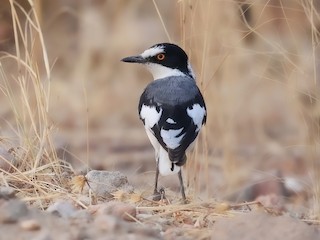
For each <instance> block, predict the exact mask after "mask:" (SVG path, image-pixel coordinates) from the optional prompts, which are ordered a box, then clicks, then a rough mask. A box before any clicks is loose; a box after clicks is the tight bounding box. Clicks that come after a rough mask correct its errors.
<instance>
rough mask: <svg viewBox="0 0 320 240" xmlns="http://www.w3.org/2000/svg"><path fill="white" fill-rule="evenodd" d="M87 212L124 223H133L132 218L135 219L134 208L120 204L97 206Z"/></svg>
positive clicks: (110, 203) (109, 203)
mask: <svg viewBox="0 0 320 240" xmlns="http://www.w3.org/2000/svg"><path fill="white" fill-rule="evenodd" d="M88 210H89V212H91V213H93V214H96V215H113V216H115V217H118V218H120V219H122V220H125V221H134V219H133V218H132V217H134V218H136V215H137V211H136V208H135V206H133V205H131V204H127V203H122V202H108V203H103V204H98V205H94V206H93V207H91V208H89V209H88ZM131 216H132V217H131Z"/></svg>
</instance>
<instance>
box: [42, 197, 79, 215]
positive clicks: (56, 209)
mask: <svg viewBox="0 0 320 240" xmlns="http://www.w3.org/2000/svg"><path fill="white" fill-rule="evenodd" d="M77 211H78V209H76V207H75V206H74V205H73V204H72V203H70V202H69V201H66V200H58V201H57V202H55V203H53V204H52V205H51V206H49V207H48V208H47V212H50V213H53V214H56V215H58V216H59V217H62V218H69V217H72V216H73V215H74V214H75V213H76V212H77Z"/></svg>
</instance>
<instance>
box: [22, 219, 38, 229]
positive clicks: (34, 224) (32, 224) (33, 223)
mask: <svg viewBox="0 0 320 240" xmlns="http://www.w3.org/2000/svg"><path fill="white" fill-rule="evenodd" d="M20 226H21V228H22V229H23V230H27V231H36V230H39V229H40V228H41V226H40V224H39V222H38V221H37V220H35V219H28V220H24V221H22V222H21V223H20Z"/></svg>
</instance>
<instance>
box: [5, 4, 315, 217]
mask: <svg viewBox="0 0 320 240" xmlns="http://www.w3.org/2000/svg"><path fill="white" fill-rule="evenodd" d="M10 3H11V5H10ZM12 3H14V4H15V6H16V9H17V12H16V13H17V16H19V19H20V21H21V26H22V28H21V29H22V30H21V31H22V32H24V31H27V30H28V28H27V27H24V24H23V22H24V21H26V19H27V18H26V16H25V15H26V14H23V9H24V10H25V12H28V11H30V9H31V7H30V5H29V2H28V1H24V0H21V1H11V0H10V1H8V0H0V51H1V54H2V55H1V56H4V55H3V54H4V53H11V54H13V55H15V54H17V51H18V50H17V45H16V44H15V42H16V41H17V39H15V35H14V31H15V27H14V23H13V18H12ZM31 3H32V4H33V5H34V7H35V10H36V13H37V16H38V20H39V23H40V26H41V30H42V34H43V37H44V43H45V47H46V50H47V54H48V59H49V65H50V73H51V74H50V79H48V75H47V74H46V71H45V66H44V65H45V64H44V62H43V57H42V52H41V51H40V50H39V49H38V47H37V44H39V42H37V41H34V42H30V43H29V45H30V46H31V49H32V57H33V58H34V59H35V63H36V65H37V66H38V67H39V72H40V76H42V77H41V78H42V79H41V81H42V82H43V84H44V85H45V86H50V92H49V96H48V116H49V118H48V119H49V125H50V128H51V129H52V131H50V134H52V138H53V143H54V146H55V148H56V151H57V154H58V157H59V158H61V159H64V160H66V161H68V162H70V163H71V164H72V166H73V167H74V169H75V171H76V172H81V171H83V170H85V169H86V168H88V167H89V168H92V169H106V170H119V171H122V172H124V173H125V174H126V175H127V176H128V178H129V181H130V182H132V183H133V184H134V186H135V187H136V188H137V189H141V190H142V191H149V192H152V189H153V179H154V171H155V160H154V152H153V148H152V146H151V144H150V143H149V141H148V139H147V136H146V134H145V132H144V128H143V125H142V123H141V122H140V120H139V118H138V110H137V105H138V101H139V97H140V94H141V93H142V92H143V89H144V87H145V86H146V85H147V84H148V83H149V82H150V81H151V80H152V77H151V75H150V74H149V73H148V72H147V71H146V70H144V69H143V68H141V67H140V66H137V65H129V64H124V63H122V62H120V59H122V58H123V57H126V56H130V55H134V54H139V53H141V52H143V51H144V50H145V49H147V48H148V47H150V46H152V45H153V44H155V43H160V42H169V41H171V42H173V43H176V44H178V45H180V46H181V47H183V48H184V49H185V51H186V52H187V53H188V55H189V58H190V61H191V63H192V66H193V69H194V71H195V73H196V76H197V83H198V86H199V87H200V89H201V91H202V92H203V94H204V97H205V100H206V103H207V108H208V121H207V125H206V127H205V128H204V129H203V131H202V133H201V136H200V137H199V141H198V143H197V145H196V147H195V149H194V151H192V152H191V153H190V154H189V161H188V164H187V166H186V168H185V171H184V173H185V178H186V184H187V185H188V187H189V188H188V195H191V196H194V197H195V198H196V199H197V198H201V199H203V198H216V199H226V200H232V201H250V200H254V199H257V198H259V197H261V196H269V198H268V199H267V201H276V202H277V203H278V202H279V201H283V200H284V201H285V202H286V204H292V203H293V205H294V206H297V205H298V206H299V208H302V207H305V208H307V209H313V210H314V209H317V207H318V205H317V202H319V200H320V183H319V179H320V166H319V165H320V163H319V162H320V161H319V120H320V104H319V96H320V94H319V93H320V91H319V86H318V85H319V74H320V72H319V69H320V68H319V29H320V15H319V14H320V3H319V1H312V0H268V1H267V0H247V1H246V0H238V1H237V0H234V1H233V0H229V1H221V0H177V1H172V0H161V1H159V0H158V1H150V0H91V1H88V0H80V1H79V0H63V1H62V0H56V1H49V0H38V1H33V2H31ZM21 9H22V10H21ZM20 51H21V49H20ZM21 52H22V53H23V51H21ZM0 61H1V62H0V64H1V75H0V81H1V90H2V91H1V94H0V98H1V108H0V130H1V131H0V133H1V138H2V139H6V143H5V144H4V146H2V150H1V151H2V152H3V155H4V154H7V153H6V152H7V151H8V150H9V149H11V147H17V146H20V147H21V144H22V141H21V132H19V131H16V127H17V124H18V123H17V117H16V116H17V112H19V111H24V108H25V105H24V104H20V103H19V101H21V99H23V98H24V95H23V94H22V91H21V88H20V87H19V84H17V83H18V82H19V81H17V79H18V77H17V76H18V74H21V73H20V72H19V71H18V70H17V69H18V68H17V64H16V62H14V61H12V59H10V58H4V57H1V58H0ZM4 79H6V81H4ZM26 85H28V82H26ZM4 89H10V92H11V94H12V96H15V99H16V101H17V102H16V103H14V102H12V99H11V98H8V97H7V94H6V91H4ZM26 89H28V90H30V91H31V92H32V89H31V88H30V89H29V88H28V87H27V88H26ZM28 100H30V102H31V105H30V106H31V108H33V107H34V108H36V107H37V98H36V97H34V96H33V95H32V94H30V95H28ZM12 105H15V108H14V109H15V111H13V108H12ZM22 121H24V120H23V119H22ZM2 142H4V141H2ZM3 164H5V162H4V163H3ZM161 185H163V186H165V187H168V188H171V189H173V190H178V178H177V177H176V176H172V177H162V178H161ZM296 203H298V204H296ZM318 211H319V208H318Z"/></svg>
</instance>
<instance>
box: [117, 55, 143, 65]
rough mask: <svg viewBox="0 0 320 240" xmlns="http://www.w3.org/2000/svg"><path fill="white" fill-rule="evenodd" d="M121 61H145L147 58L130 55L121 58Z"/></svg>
mask: <svg viewBox="0 0 320 240" xmlns="http://www.w3.org/2000/svg"><path fill="white" fill-rule="evenodd" d="M121 61H122V62H127V63H146V62H147V60H146V59H145V58H143V57H141V56H140V55H138V56H131V57H126V58H123V59H121Z"/></svg>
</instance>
